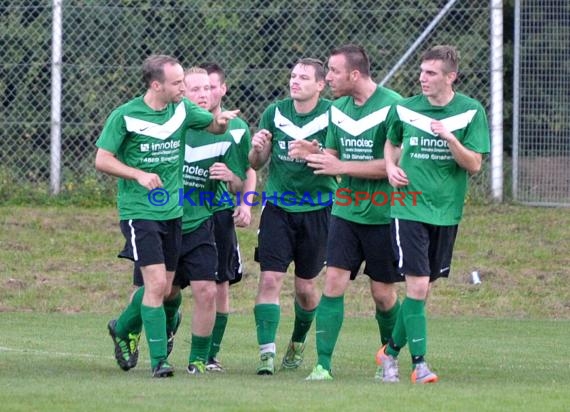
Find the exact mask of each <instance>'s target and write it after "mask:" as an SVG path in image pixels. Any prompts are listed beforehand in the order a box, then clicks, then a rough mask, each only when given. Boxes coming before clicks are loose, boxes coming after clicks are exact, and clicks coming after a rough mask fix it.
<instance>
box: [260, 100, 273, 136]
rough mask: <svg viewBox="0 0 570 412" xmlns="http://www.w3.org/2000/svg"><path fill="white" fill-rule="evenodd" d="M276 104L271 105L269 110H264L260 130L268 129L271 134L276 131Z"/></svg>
mask: <svg viewBox="0 0 570 412" xmlns="http://www.w3.org/2000/svg"><path fill="white" fill-rule="evenodd" d="M275 107H276V106H275V103H273V104H270V105H269V106H268V107H267V109H265V110H264V112H263V114H262V115H261V120H260V121H259V128H260V129H267V130H269V131H270V132H271V133H273V131H274V130H275V122H274V120H273V119H274V118H275Z"/></svg>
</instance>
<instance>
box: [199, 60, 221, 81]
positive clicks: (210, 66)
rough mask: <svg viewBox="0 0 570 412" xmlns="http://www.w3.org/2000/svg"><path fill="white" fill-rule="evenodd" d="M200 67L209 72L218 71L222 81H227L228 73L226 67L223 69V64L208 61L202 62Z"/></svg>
mask: <svg viewBox="0 0 570 412" xmlns="http://www.w3.org/2000/svg"><path fill="white" fill-rule="evenodd" d="M198 67H201V68H202V69H204V70H206V71H207V72H208V74H212V73H216V74H217V75H218V77H219V78H220V83H225V82H226V73H225V72H224V69H222V66H220V65H219V64H218V63H214V62H207V63H202V64H200V65H199V66H198Z"/></svg>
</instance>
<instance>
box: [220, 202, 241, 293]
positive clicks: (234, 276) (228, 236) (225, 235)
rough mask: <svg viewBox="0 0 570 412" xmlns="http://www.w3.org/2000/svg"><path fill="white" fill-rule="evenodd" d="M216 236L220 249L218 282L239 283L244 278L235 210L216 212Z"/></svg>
mask: <svg viewBox="0 0 570 412" xmlns="http://www.w3.org/2000/svg"><path fill="white" fill-rule="evenodd" d="M214 236H215V238H216V248H217V249H218V279H217V280H216V282H217V283H224V282H228V281H229V282H230V284H234V283H237V282H239V281H240V280H241V278H242V265H241V257H240V254H239V245H238V239H237V235H236V229H235V225H234V217H233V210H230V209H226V210H220V211H219V212H216V213H214Z"/></svg>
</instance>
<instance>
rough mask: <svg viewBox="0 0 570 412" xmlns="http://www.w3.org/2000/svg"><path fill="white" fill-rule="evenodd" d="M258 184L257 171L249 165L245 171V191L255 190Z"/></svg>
mask: <svg viewBox="0 0 570 412" xmlns="http://www.w3.org/2000/svg"><path fill="white" fill-rule="evenodd" d="M256 185H257V173H256V172H255V170H253V168H251V167H249V168H248V169H247V170H246V172H245V181H244V182H243V191H244V193H248V192H254V191H255V186H256Z"/></svg>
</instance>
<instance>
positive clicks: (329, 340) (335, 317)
mask: <svg viewBox="0 0 570 412" xmlns="http://www.w3.org/2000/svg"><path fill="white" fill-rule="evenodd" d="M316 318H317V319H316V326H317V328H316V329H317V330H316V332H315V333H316V335H317V339H316V340H317V355H318V360H317V364H319V365H321V366H322V367H323V368H325V369H327V370H331V362H332V354H333V351H334V347H335V345H336V341H337V339H338V335H339V334H340V328H341V327H342V322H343V319H344V295H342V296H338V297H336V298H331V297H328V296H325V295H323V296H322V297H321V302H320V303H319V306H318V307H317V316H316Z"/></svg>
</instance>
